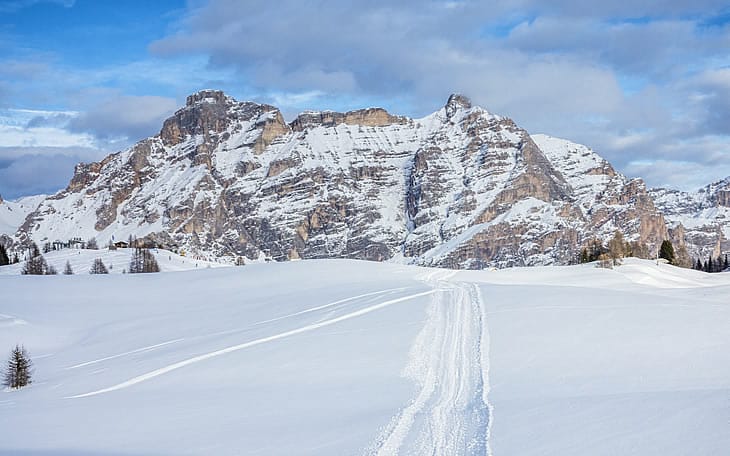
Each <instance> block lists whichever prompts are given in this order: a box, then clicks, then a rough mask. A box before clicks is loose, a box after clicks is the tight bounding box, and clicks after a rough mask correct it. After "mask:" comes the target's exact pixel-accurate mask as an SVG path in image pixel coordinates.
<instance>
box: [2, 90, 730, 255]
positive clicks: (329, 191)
mask: <svg viewBox="0 0 730 456" xmlns="http://www.w3.org/2000/svg"><path fill="white" fill-rule="evenodd" d="M720 187H721V186H717V188H716V189H714V188H713V191H712V196H711V197H709V198H708V199H707V201H708V204H709V202H712V204H714V205H715V206H713V207H717V206H722V205H726V204H727V202H728V201H727V200H728V196H727V193H724V192H727V191H728V190H730V189H728V188H727V187H722V188H720ZM723 207H724V206H723ZM616 230H621V231H622V232H623V233H624V235H625V237H626V239H627V240H629V241H636V242H642V243H646V244H648V245H649V247H650V248H651V249H653V250H654V251H656V249H657V248H658V245H659V243H661V241H662V240H663V239H665V238H667V236H675V237H676V236H680V237H686V238H687V246H688V247H691V246H693V245H696V242H699V240H693V238H692V236H699V234H698V233H699V232H698V231H696V230H694V231H693V229H690V228H687V231H686V234H681V231H680V230H679V229H674V230H673V231H672V233H669V232H668V230H667V226H666V223H665V221H664V218H663V216H662V214H661V213H660V212H659V211H658V210H657V208H656V207H655V206H654V203H653V200H652V198H651V196H650V195H649V193H648V192H647V190H646V188H645V185H644V184H643V182H642V181H640V180H629V179H627V178H626V177H624V176H622V175H621V174H619V173H617V172H616V171H615V170H614V169H613V168H612V167H611V165H610V164H609V163H608V162H606V161H605V160H603V159H602V158H601V157H599V156H598V155H597V154H595V153H594V152H593V151H591V150H590V149H588V148H586V147H584V146H580V145H577V144H573V143H570V142H569V141H564V140H559V139H556V138H550V137H546V136H543V135H535V136H530V135H529V134H528V133H527V132H526V131H524V130H523V129H521V128H520V127H519V126H517V125H516V124H515V123H514V122H513V121H512V120H510V119H507V118H504V117H500V116H496V115H492V114H490V113H488V112H487V111H485V110H484V109H482V108H480V107H477V106H473V105H472V104H471V102H470V101H469V100H468V99H467V98H466V97H464V96H461V95H452V96H451V97H449V100H448V102H447V103H446V105H445V106H444V107H443V108H442V109H440V110H439V111H437V112H435V113H433V114H431V115H429V116H427V117H425V118H423V119H409V118H406V117H399V116H393V115H391V114H389V113H387V112H386V111H385V110H383V109H380V108H371V109H363V110H357V111H350V112H347V113H336V112H329V111H326V112H305V113H303V114H301V115H299V116H298V117H297V118H296V119H295V120H294V121H293V122H292V123H291V124H290V125H287V124H286V123H285V122H284V119H283V117H282V115H281V113H280V112H279V110H278V109H276V108H275V107H273V106H268V105H263V104H257V103H252V102H237V101H235V100H234V99H232V98H230V97H228V96H226V95H225V94H223V93H222V92H220V91H213V90H205V91H201V92H199V93H197V94H193V95H191V96H190V97H188V100H187V104H186V106H185V107H183V108H182V109H180V110H178V111H177V112H176V113H175V114H174V115H173V116H172V117H170V119H168V120H166V121H165V123H164V124H163V127H162V130H161V131H160V134H159V135H158V136H155V137H153V138H149V139H146V140H144V141H141V142H140V143H138V144H137V145H135V146H133V147H131V148H129V149H128V150H125V151H123V152H120V153H117V154H113V155H110V156H109V157H107V158H105V159H104V160H102V161H101V162H99V163H91V164H82V165H79V166H78V167H77V168H76V172H75V173H74V177H73V178H72V179H71V182H70V183H69V186H68V187H67V189H66V190H64V191H62V192H59V193H58V194H56V195H54V196H53V197H50V198H48V199H46V200H45V201H44V202H43V203H41V204H40V206H38V209H37V210H35V211H34V212H33V213H31V214H30V215H29V216H28V218H27V219H26V220H25V223H24V224H23V225H22V226H21V228H20V229H19V231H18V232H17V233H16V236H15V238H16V239H17V240H19V241H20V240H23V239H25V240H28V239H35V240H36V241H38V242H44V241H53V240H55V239H68V238H71V237H82V238H90V237H92V236H93V237H95V238H96V239H97V240H98V241H99V242H100V243H105V242H107V241H108V240H109V239H110V238H111V237H112V236H115V238H116V239H124V238H126V237H127V236H129V235H130V234H132V235H135V236H137V237H138V238H146V239H148V240H150V241H155V242H157V243H164V245H168V246H175V247H178V248H181V249H184V250H186V251H188V252H191V253H192V254H195V255H201V256H220V255H229V256H230V257H232V258H238V257H242V256H246V257H249V258H258V257H260V256H262V255H263V256H264V257H267V258H271V259H274V260H280V261H284V260H290V259H300V258H303V259H307V258H357V259H368V260H375V261H383V260H390V259H393V260H397V261H403V262H407V263H416V264H427V265H437V266H448V267H458V268H481V267H486V266H513V265H538V264H565V263H568V262H571V261H574V260H575V258H576V256H577V254H578V252H579V251H580V248H581V246H583V245H584V244H585V243H586V242H587V241H588V240H590V239H592V238H594V237H598V238H600V239H604V240H607V239H609V238H610V237H611V236H613V234H614V232H615V231H616ZM713 232H714V233H716V232H717V230H716V229H715V231H713ZM708 233H709V231H708ZM702 242H705V241H702Z"/></svg>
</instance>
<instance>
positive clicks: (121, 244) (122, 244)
mask: <svg viewBox="0 0 730 456" xmlns="http://www.w3.org/2000/svg"><path fill="white" fill-rule="evenodd" d="M114 247H116V248H118V249H126V248H127V247H129V244H128V243H127V242H125V241H117V242H115V243H114Z"/></svg>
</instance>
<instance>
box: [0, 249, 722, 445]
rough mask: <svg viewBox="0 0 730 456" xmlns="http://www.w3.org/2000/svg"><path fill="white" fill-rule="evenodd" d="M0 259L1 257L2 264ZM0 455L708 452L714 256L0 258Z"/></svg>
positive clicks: (718, 426)
mask: <svg viewBox="0 0 730 456" xmlns="http://www.w3.org/2000/svg"><path fill="white" fill-rule="evenodd" d="M0 269H1V268H0ZM0 288H2V290H3V295H4V296H9V297H11V299H4V300H3V301H1V302H0V314H1V315H2V316H0V328H2V330H0V348H2V347H5V348H4V349H5V350H7V351H8V352H9V350H10V348H11V347H12V346H13V345H14V344H15V343H18V342H21V343H24V344H25V345H26V347H27V348H28V349H29V350H30V353H31V354H32V356H33V358H34V360H35V365H36V374H35V383H34V384H33V385H32V386H31V387H28V388H25V389H21V390H19V391H5V392H0V421H2V422H3V423H4V424H3V438H2V439H0V454H2V455H6V454H7V455H10V454H40V455H51V454H53V455H59V454H60V455H64V456H66V455H71V454H74V455H75V454H97V455H106V454H109V455H112V454H125V455H148V454H155V455H159V454H175V455H181V454H182V455H185V454H190V455H192V454H196V455H197V454H200V455H204V454H218V455H227V454H290V455H342V454H378V455H392V454H438V455H447V454H448V455H461V454H468V455H471V454H481V455H484V454H494V455H501V454H507V455H515V454H519V455H562V456H571V455H586V454H590V455H616V454H638V455H644V456H668V455H687V454H692V455H708V456H709V455H718V454H724V453H725V452H726V451H727V449H728V448H730V434H729V433H728V432H727V423H728V420H730V409H728V407H727V398H728V397H730V327H729V326H728V321H730V306H729V305H728V303H727V299H726V296H727V294H728V292H730V275H727V274H712V275H710V274H703V273H699V272H696V271H691V270H683V269H676V268H673V267H671V266H667V265H656V264H654V263H652V262H648V261H639V260H627V261H626V264H625V265H624V266H621V267H618V268H616V269H615V270H603V269H596V268H594V267H592V265H582V266H572V267H552V268H542V267H538V268H529V269H511V270H501V271H460V272H457V271H448V270H441V269H426V268H415V267H410V266H399V265H394V264H388V263H371V262H357V261H345V260H312V261H300V262H290V263H266V264H257V265H250V266H245V267H242V268H225V269H207V268H206V269H202V270H201V269H199V270H196V271H187V272H180V273H174V274H147V275H109V276H90V275H86V274H80V275H75V276H53V277H28V276H17V275H16V276H6V275H2V276H0Z"/></svg>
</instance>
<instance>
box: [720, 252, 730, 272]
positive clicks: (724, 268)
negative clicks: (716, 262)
mask: <svg viewBox="0 0 730 456" xmlns="http://www.w3.org/2000/svg"><path fill="white" fill-rule="evenodd" d="M729 267H730V264H728V262H727V253H726V254H725V263H724V264H723V266H722V270H723V271H725V270H727V268H729Z"/></svg>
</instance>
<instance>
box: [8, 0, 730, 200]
mask: <svg viewBox="0 0 730 456" xmlns="http://www.w3.org/2000/svg"><path fill="white" fill-rule="evenodd" d="M604 3H606V4H600V3H593V2H584V1H578V0H558V1H552V2H544V1H536V0H513V1H501V0H496V1H491V2H471V1H413V0H404V1H401V2H390V1H383V0H373V1H369V2H355V1H351V0H340V1H325V0H319V1H315V2H300V1H294V0H280V1H277V2H270V1H262V0H248V1H239V0H190V1H173V0H158V1H137V0H127V1H123V2H112V1H102V0H76V1H73V0H0V194H2V195H3V197H5V198H16V197H18V196H22V195H28V194H35V193H40V192H44V193H52V192H55V191H57V190H58V189H60V188H63V187H65V185H66V184H67V182H68V179H69V178H70V176H71V174H72V172H73V165H74V163H77V162H79V161H92V160H99V159H101V158H103V157H104V156H105V155H106V154H108V153H110V152H114V151H117V150H120V149H123V148H125V147H127V146H129V145H130V144H132V143H133V142H135V141H137V140H139V139H141V138H143V137H146V136H149V135H152V134H155V133H156V132H157V131H158V130H159V128H160V125H161V123H162V121H163V120H164V119H165V118H166V117H167V116H169V115H170V114H171V113H172V112H174V110H175V109H176V108H177V107H179V106H180V105H181V104H182V103H183V102H184V99H185V97H186V96H187V95H188V94H189V93H192V92H194V91H197V90H200V89H202V88H220V89H222V90H225V91H226V92H228V93H229V94H231V95H233V96H234V97H236V98H238V99H241V100H244V99H250V100H254V101H259V102H267V103H271V104H275V105H277V106H278V107H280V108H281V109H282V111H283V112H284V114H285V116H287V117H288V118H291V117H292V116H293V115H295V114H296V113H297V112H299V111H301V110H304V109H335V110H347V109H356V108H360V107H365V106H374V105H377V106H383V107H385V108H386V109H388V110H390V111H392V112H394V113H397V114H405V115H410V116H414V117H418V116H422V115H425V114H428V113H430V112H432V111H435V110H437V109H438V108H440V106H441V105H442V104H443V103H444V101H445V100H446V98H447V97H448V95H449V94H450V93H452V92H461V93H464V94H466V95H468V96H469V97H470V98H472V100H473V101H474V102H475V103H477V104H480V105H481V106H483V107H485V108H487V109H488V110H490V111H492V112H495V113H498V114H502V115H507V116H509V117H512V118H513V119H515V121H516V122H517V123H518V124H519V125H520V126H522V127H524V128H526V129H528V130H529V131H530V132H532V133H548V134H552V135H554V136H559V137H564V138H568V139H571V140H574V141H576V142H580V143H583V144H587V145H589V146H591V147H593V148H594V149H595V150H596V151H598V152H599V153H600V154H602V155H603V156H604V157H606V158H607V159H609V160H610V161H611V162H612V163H613V164H614V165H615V166H616V167H617V168H618V169H619V170H620V171H622V172H624V173H625V174H627V175H629V176H640V177H644V178H645V179H646V180H647V182H648V184H649V185H651V186H659V185H664V186H673V187H677V188H683V189H694V188H697V187H699V186H701V185H704V184H706V183H709V182H711V181H714V180H718V179H721V178H724V177H726V176H728V175H730V138H729V135H730V122H728V118H730V53H728V52H727V50H728V49H730V7H728V6H727V4H726V3H725V2H722V1H715V0H696V1H692V2H689V1H654V0H635V1H631V2H628V1H626V2H622V1H617V2H604Z"/></svg>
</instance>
